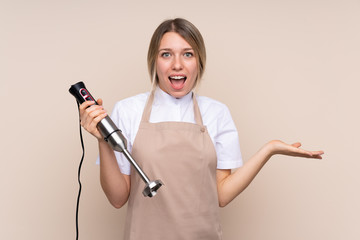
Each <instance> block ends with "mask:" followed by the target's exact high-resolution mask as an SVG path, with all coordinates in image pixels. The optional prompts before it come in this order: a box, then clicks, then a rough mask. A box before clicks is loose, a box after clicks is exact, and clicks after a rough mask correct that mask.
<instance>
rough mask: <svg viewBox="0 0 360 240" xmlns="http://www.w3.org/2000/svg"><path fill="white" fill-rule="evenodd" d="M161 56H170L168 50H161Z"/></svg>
mask: <svg viewBox="0 0 360 240" xmlns="http://www.w3.org/2000/svg"><path fill="white" fill-rule="evenodd" d="M161 56H162V57H165V58H167V57H170V56H171V54H170V53H169V52H163V53H161Z"/></svg>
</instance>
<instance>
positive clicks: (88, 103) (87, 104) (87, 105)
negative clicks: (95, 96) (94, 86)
mask: <svg viewBox="0 0 360 240" xmlns="http://www.w3.org/2000/svg"><path fill="white" fill-rule="evenodd" d="M94 104H95V101H85V102H83V103H82V104H81V105H80V107H79V109H80V110H84V109H87V108H88V107H90V106H91V105H94Z"/></svg>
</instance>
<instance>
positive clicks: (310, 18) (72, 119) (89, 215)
mask: <svg viewBox="0 0 360 240" xmlns="http://www.w3.org/2000/svg"><path fill="white" fill-rule="evenodd" d="M173 17H184V18H187V19H188V20H190V21H191V22H193V23H194V24H195V25H196V26H197V27H198V28H199V29H200V31H201V32H202V34H203V37H204V39H205V42H206V46H207V53H208V64H207V69H206V73H205V76H204V79H203V82H202V84H201V86H200V89H199V94H201V95H205V96H208V97H211V98H214V99H217V100H219V101H221V102H223V103H225V104H226V105H227V106H228V107H229V108H230V110H231V113H232V116H233V119H234V121H235V123H236V126H237V128H238V130H239V137H240V144H241V150H242V154H243V158H244V160H245V161H246V160H247V159H249V158H250V157H251V156H252V155H253V154H254V153H255V152H256V151H257V150H258V149H259V148H260V147H261V146H262V145H263V144H265V143H266V142H267V141H269V140H271V139H281V140H283V141H285V142H288V143H293V142H297V141H300V142H302V143H303V147H304V148H305V149H311V150H324V151H325V155H324V160H321V161H320V160H310V159H301V158H291V157H284V156H275V157H273V158H272V159H271V160H270V161H269V162H268V163H267V164H266V165H265V166H264V168H263V170H262V171H261V172H260V173H259V175H258V176H257V177H256V179H255V180H254V181H253V182H252V183H251V184H250V186H249V187H248V188H247V189H246V190H245V191H244V192H243V193H242V194H241V195H240V196H238V197H237V198H236V199H235V200H234V201H233V202H231V203H230V204H229V205H228V206H227V207H225V208H223V209H221V221H222V225H223V231H224V239H225V240H238V239H246V240H278V239H291V240H304V239H308V240H319V239H327V240H339V239H342V240H357V239H360V228H359V225H360V219H359V216H360V204H359V203H360V193H359V189H360V184H359V183H360V175H359V170H360V161H359V160H360V159H359V156H360V147H359V143H360V141H359V136H360V127H359V123H360V114H359V102H360V101H359V100H360V97H359V88H360V83H359V80H360V67H359V66H360V44H359V43H360V31H359V30H360V2H359V1H358V0H353V1H351V0H343V1H340V0H337V1H335V0H329V1H325V0H323V1H320V0H313V1H295V0H290V1H285V0H275V1H266V0H253V1H241V0H238V1H235V0H234V1H229V0H223V1H205V0H204V1H194V0H191V1H189V0H183V1H169V0H153V1H132V2H130V1H115V0H114V1H95V0H90V1H89V0H79V1H69V0H65V1H45V0H44V1H40V0H32V1H25V0H1V1H0V31H1V33H0V81H1V85H0V97H1V102H2V104H1V109H2V110H1V118H0V119H1V120H0V121H1V124H0V130H1V140H0V141H1V144H0V147H1V156H2V157H1V166H0V186H1V187H0V191H1V198H0V199H1V200H0V203H1V204H0V239H9V240H11V239H17V240H18V239H59V240H63V239H74V238H75V206H76V197H77V192H78V183H77V171H78V165H79V161H80V157H81V153H82V151H81V145H80V140H79V126H78V112H77V106H76V103H75V99H74V98H73V97H72V96H71V95H70V94H69V93H68V89H69V87H70V85H71V84H74V83H76V82H78V81H84V82H85V83H86V85H87V87H88V88H89V89H90V90H91V92H92V94H93V95H94V96H95V97H101V98H103V99H104V106H105V108H106V109H108V111H109V112H111V110H112V108H113V106H114V104H115V102H116V101H118V100H120V99H123V98H125V97H129V96H132V95H134V94H137V93H141V92H144V91H148V90H149V89H150V83H149V78H148V74H147V68H146V54H147V47H148V44H149V41H150V38H151V35H152V33H153V31H154V30H155V28H156V27H157V26H158V24H160V22H161V21H163V20H165V19H168V18H173ZM84 140H85V149H86V153H85V160H84V163H83V168H82V173H81V179H82V183H83V191H82V196H81V202H80V215H79V217H80V219H79V223H80V239H87V240H92V239H109V240H110V239H121V237H122V232H123V225H124V217H125V213H126V209H125V208H122V209H120V210H117V209H115V208H113V207H111V206H110V204H109V203H108V202H107V199H106V197H105V195H104V194H103V192H102V189H101V187H100V183H99V167H98V166H97V165H96V164H95V161H96V157H97V154H98V152H97V151H98V150H97V142H96V140H95V139H94V138H93V137H92V136H91V135H89V134H88V133H84Z"/></svg>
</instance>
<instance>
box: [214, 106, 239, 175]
mask: <svg viewBox="0 0 360 240" xmlns="http://www.w3.org/2000/svg"><path fill="white" fill-rule="evenodd" d="M214 144H215V149H216V154H217V159H218V165H217V168H218V169H233V168H239V167H241V166H242V164H243V161H242V156H241V152H240V143H239V134H238V131H237V129H236V126H235V124H234V121H233V119H232V117H231V114H230V111H229V109H228V108H227V107H226V106H225V105H224V106H223V109H222V113H221V114H219V118H218V121H217V134H216V135H215V137H214Z"/></svg>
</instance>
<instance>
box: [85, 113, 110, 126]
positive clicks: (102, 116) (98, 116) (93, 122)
mask: <svg viewBox="0 0 360 240" xmlns="http://www.w3.org/2000/svg"><path fill="white" fill-rule="evenodd" d="M106 116H107V113H106V112H105V113H102V114H99V115H97V116H96V117H95V118H94V119H93V121H91V123H90V125H89V129H93V130H97V128H96V127H97V125H98V123H99V122H100V121H101V120H103V119H104V118H105V117H106Z"/></svg>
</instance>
